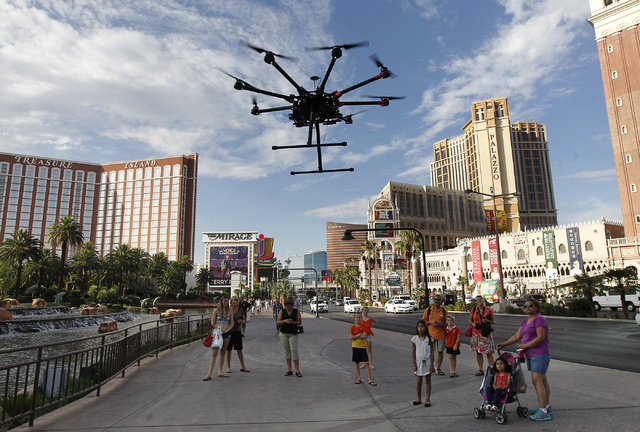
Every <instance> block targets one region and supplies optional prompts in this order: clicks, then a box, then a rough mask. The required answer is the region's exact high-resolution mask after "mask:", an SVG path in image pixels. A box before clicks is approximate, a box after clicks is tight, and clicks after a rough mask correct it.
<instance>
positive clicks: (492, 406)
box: [489, 405, 498, 411]
mask: <svg viewBox="0 0 640 432" xmlns="http://www.w3.org/2000/svg"><path fill="white" fill-rule="evenodd" d="M489 410H491V411H498V407H497V406H495V405H491V406H490V407H489Z"/></svg>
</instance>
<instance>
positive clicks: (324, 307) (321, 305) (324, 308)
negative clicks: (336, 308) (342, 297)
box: [310, 300, 329, 313]
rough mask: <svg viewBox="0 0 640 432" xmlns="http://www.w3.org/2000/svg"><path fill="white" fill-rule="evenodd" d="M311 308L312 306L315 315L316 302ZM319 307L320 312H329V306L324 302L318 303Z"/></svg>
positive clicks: (312, 303)
mask: <svg viewBox="0 0 640 432" xmlns="http://www.w3.org/2000/svg"><path fill="white" fill-rule="evenodd" d="M310 306H311V312H312V313H315V312H316V302H311V304H310ZM317 307H318V312H329V306H327V304H326V303H325V302H324V301H322V300H320V301H319V302H318V306H317Z"/></svg>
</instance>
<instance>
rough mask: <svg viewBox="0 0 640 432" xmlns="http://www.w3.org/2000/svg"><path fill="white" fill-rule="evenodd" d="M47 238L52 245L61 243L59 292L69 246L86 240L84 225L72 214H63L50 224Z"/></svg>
mask: <svg viewBox="0 0 640 432" xmlns="http://www.w3.org/2000/svg"><path fill="white" fill-rule="evenodd" d="M47 240H48V241H49V243H51V245H52V246H54V247H55V246H57V245H60V271H59V273H58V293H61V292H62V287H63V286H64V267H65V264H66V261H67V253H68V252H69V247H74V248H75V247H78V246H80V245H81V244H82V243H83V242H84V234H82V225H80V224H79V223H78V222H76V221H75V219H73V218H72V217H71V216H63V217H61V218H60V219H59V220H58V222H54V223H53V224H51V225H50V226H49V229H48V232H47Z"/></svg>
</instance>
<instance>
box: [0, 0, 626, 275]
mask: <svg viewBox="0 0 640 432" xmlns="http://www.w3.org/2000/svg"><path fill="white" fill-rule="evenodd" d="M588 16H589V5H588V1H587V0H562V1H557V0H482V1H477V0H437V1H436V0H413V1H412V0H376V1H371V0H349V1H330V0H309V1H307V0H283V1H249V0H228V1H212V0H207V1H205V0H202V1H188V0H184V1H175V0H174V1H171V0H164V1H160V0H156V1H147V0H137V1H135V2H131V1H128V0H127V1H125V0H122V1H116V0H111V1H109V0H79V1H73V2H69V1H57V0H40V1H38V2H32V1H27V0H5V1H4V2H0V76H2V77H3V78H2V80H0V100H1V101H2V102H1V103H0V113H1V115H0V148H1V149H2V151H5V152H11V153H20V154H29V155H39V156H48V157H54V158H61V159H69V160H77V161H91V162H102V163H106V162H117V161H125V160H131V159H138V158H151V157H154V156H162V155H174V154H182V153H185V154H186V153H191V152H198V153H199V154H200V166H199V185H198V186H199V193H198V203H197V217H196V219H197V223H196V225H197V226H196V231H197V233H200V232H203V231H236V230H241V231H244V230H252V231H258V232H259V233H262V234H265V235H266V236H268V237H274V238H275V244H274V248H275V251H276V255H277V257H278V258H280V259H281V260H284V259H285V258H286V257H287V256H293V255H302V254H303V253H305V252H307V251H310V250H324V249H325V248H326V244H325V222H326V221H328V220H329V221H337V222H354V223H364V222H365V218H366V206H367V202H368V200H369V198H370V197H372V198H373V197H375V196H377V194H378V193H379V192H380V190H381V189H382V187H383V186H384V185H385V184H386V183H387V182H388V181H400V182H407V183H414V184H429V182H430V180H429V169H428V167H429V163H430V162H431V161H432V154H433V148H432V144H433V143H434V142H436V141H438V140H440V139H443V138H452V137H455V136H458V135H460V133H461V127H462V125H464V123H466V122H467V120H468V119H469V118H470V103H471V102H473V101H477V100H482V99H487V98H493V97H501V96H506V97H507V98H509V103H510V111H511V121H512V122H516V121H518V120H535V121H538V122H540V123H543V124H546V126H547V135H548V140H549V147H550V153H551V159H552V172H553V180H554V186H555V193H556V206H557V208H558V219H559V222H560V223H561V224H565V223H573V222H581V221H588V220H593V219H597V218H600V217H602V216H604V217H605V218H607V219H612V220H621V213H620V202H619V195H618V189H617V183H616V176H615V168H614V163H613V156H612V150H611V141H610V136H609V127H608V122H607V115H606V107H605V102H604V92H603V89H602V78H601V75H600V67H599V62H598V55H597V50H596V46H595V42H594V32H593V29H592V28H591V26H590V25H589V24H588V23H587V22H586V18H588ZM362 40H368V41H369V42H370V46H369V47H366V48H358V49H352V50H349V51H345V53H344V55H343V57H342V58H341V59H340V60H339V61H338V63H337V64H336V68H335V70H334V72H333V74H332V76H331V78H330V80H329V82H328V84H327V90H338V89H342V88H345V87H347V86H349V85H351V84H353V83H356V82H359V81H362V80H364V79H366V78H369V77H371V76H373V75H376V74H377V73H378V72H379V69H377V68H376V67H375V65H374V64H373V63H372V62H371V61H370V60H369V58H368V57H369V56H370V55H371V54H373V53H376V54H377V55H378V56H379V58H380V59H381V60H382V61H383V62H384V64H385V65H386V66H387V67H388V68H389V69H390V70H391V71H392V72H393V73H394V74H395V75H397V78H396V79H385V80H381V81H378V82H375V83H373V84H371V85H369V86H367V87H365V88H363V89H361V90H358V91H356V92H354V96H355V97H357V96H358V95H365V94H369V95H393V96H406V99H405V100H400V101H393V102H392V103H391V104H390V106H388V107H369V108H368V110H367V111H366V112H364V113H362V114H359V115H358V116H356V117H355V118H354V120H355V121H354V124H352V125H344V124H339V125H335V126H330V127H328V128H323V129H322V134H323V137H324V138H323V139H324V140H326V142H336V141H347V142H348V143H349V144H348V146H347V147H337V148H331V149H325V150H324V159H323V162H324V168H326V169H332V168H345V167H354V168H355V171H354V172H353V173H336V174H313V175H298V176H291V175H290V174H289V172H290V171H292V170H295V171H300V170H309V169H316V159H315V153H314V152H313V151H308V150H278V151H272V150H271V146H272V145H292V144H303V143H304V142H305V141H306V130H305V129H297V128H294V127H293V125H292V124H291V123H290V122H289V121H288V120H287V116H286V114H285V113H268V114H262V115H260V116H257V117H256V116H252V115H251V114H250V109H251V94H250V93H248V92H244V91H236V90H234V89H233V83H234V81H233V79H231V78H229V77H227V76H225V75H224V74H222V73H220V72H218V71H217V70H216V69H215V68H216V67H219V68H222V69H224V70H226V71H228V72H229V73H231V74H233V75H235V76H238V77H241V78H243V79H244V80H245V81H247V82H249V83H251V84H253V85H254V86H256V87H260V88H265V89H269V90H273V91H276V92H282V93H286V94H288V93H291V92H293V91H294V89H293V88H292V87H291V85H290V84H289V83H287V82H286V81H285V80H284V78H282V77H281V76H280V75H279V74H278V73H277V71H275V70H274V69H273V68H272V67H271V66H269V65H267V64H266V63H264V61H263V60H262V56H261V55H259V54H258V53H256V52H254V51H252V50H250V49H247V48H246V47H243V46H241V45H240V43H239V42H240V41H248V42H249V43H251V44H254V45H257V46H260V47H264V48H267V49H269V50H272V51H274V52H276V53H280V54H285V55H288V56H292V57H296V58H298V59H299V60H298V61H297V62H287V61H284V60H283V61H281V62H280V64H281V65H282V66H283V67H284V68H285V69H286V70H287V71H288V73H289V74H290V75H291V76H292V77H293V78H294V79H295V80H296V81H297V82H298V83H299V84H300V85H302V86H306V87H307V88H312V84H311V81H310V80H309V77H311V76H312V75H319V76H322V75H323V74H324V72H325V70H326V67H327V65H328V62H329V52H306V51H305V49H304V48H305V47H309V46H324V45H335V44H345V43H353V42H359V41H362ZM344 99H345V100H349V98H346V97H345V98H344ZM350 99H351V100H354V97H351V98H350ZM258 102H259V104H260V107H261V108H265V107H269V106H278V105H279V102H278V101H277V100H276V101H272V100H269V98H268V97H265V96H258ZM356 111H358V109H357V107H354V109H352V110H349V109H343V110H342V112H343V113H344V114H348V113H350V112H356ZM200 241H201V235H200V234H197V236H196V245H197V246H196V259H195V261H196V262H202V261H204V248H203V247H202V245H201V243H200ZM292 265H293V266H302V261H301V259H300V258H293V264H292Z"/></svg>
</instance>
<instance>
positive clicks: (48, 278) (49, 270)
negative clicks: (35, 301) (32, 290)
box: [25, 249, 60, 297]
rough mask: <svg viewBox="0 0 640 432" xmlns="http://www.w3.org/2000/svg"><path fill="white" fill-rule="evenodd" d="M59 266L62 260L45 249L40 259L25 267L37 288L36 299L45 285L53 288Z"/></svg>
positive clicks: (30, 262)
mask: <svg viewBox="0 0 640 432" xmlns="http://www.w3.org/2000/svg"><path fill="white" fill-rule="evenodd" d="M59 266H60V259H59V258H58V256H57V255H56V254H54V253H53V252H52V251H51V249H44V250H43V251H42V255H40V257H38V258H36V259H33V260H31V261H29V262H28V263H27V264H26V265H25V273H27V275H29V277H30V279H31V280H33V282H34V284H35V286H36V294H35V295H36V297H40V287H42V286H43V285H44V286H51V284H52V283H53V282H55V280H56V274H57V272H58V268H59ZM34 279H35V280H34Z"/></svg>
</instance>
